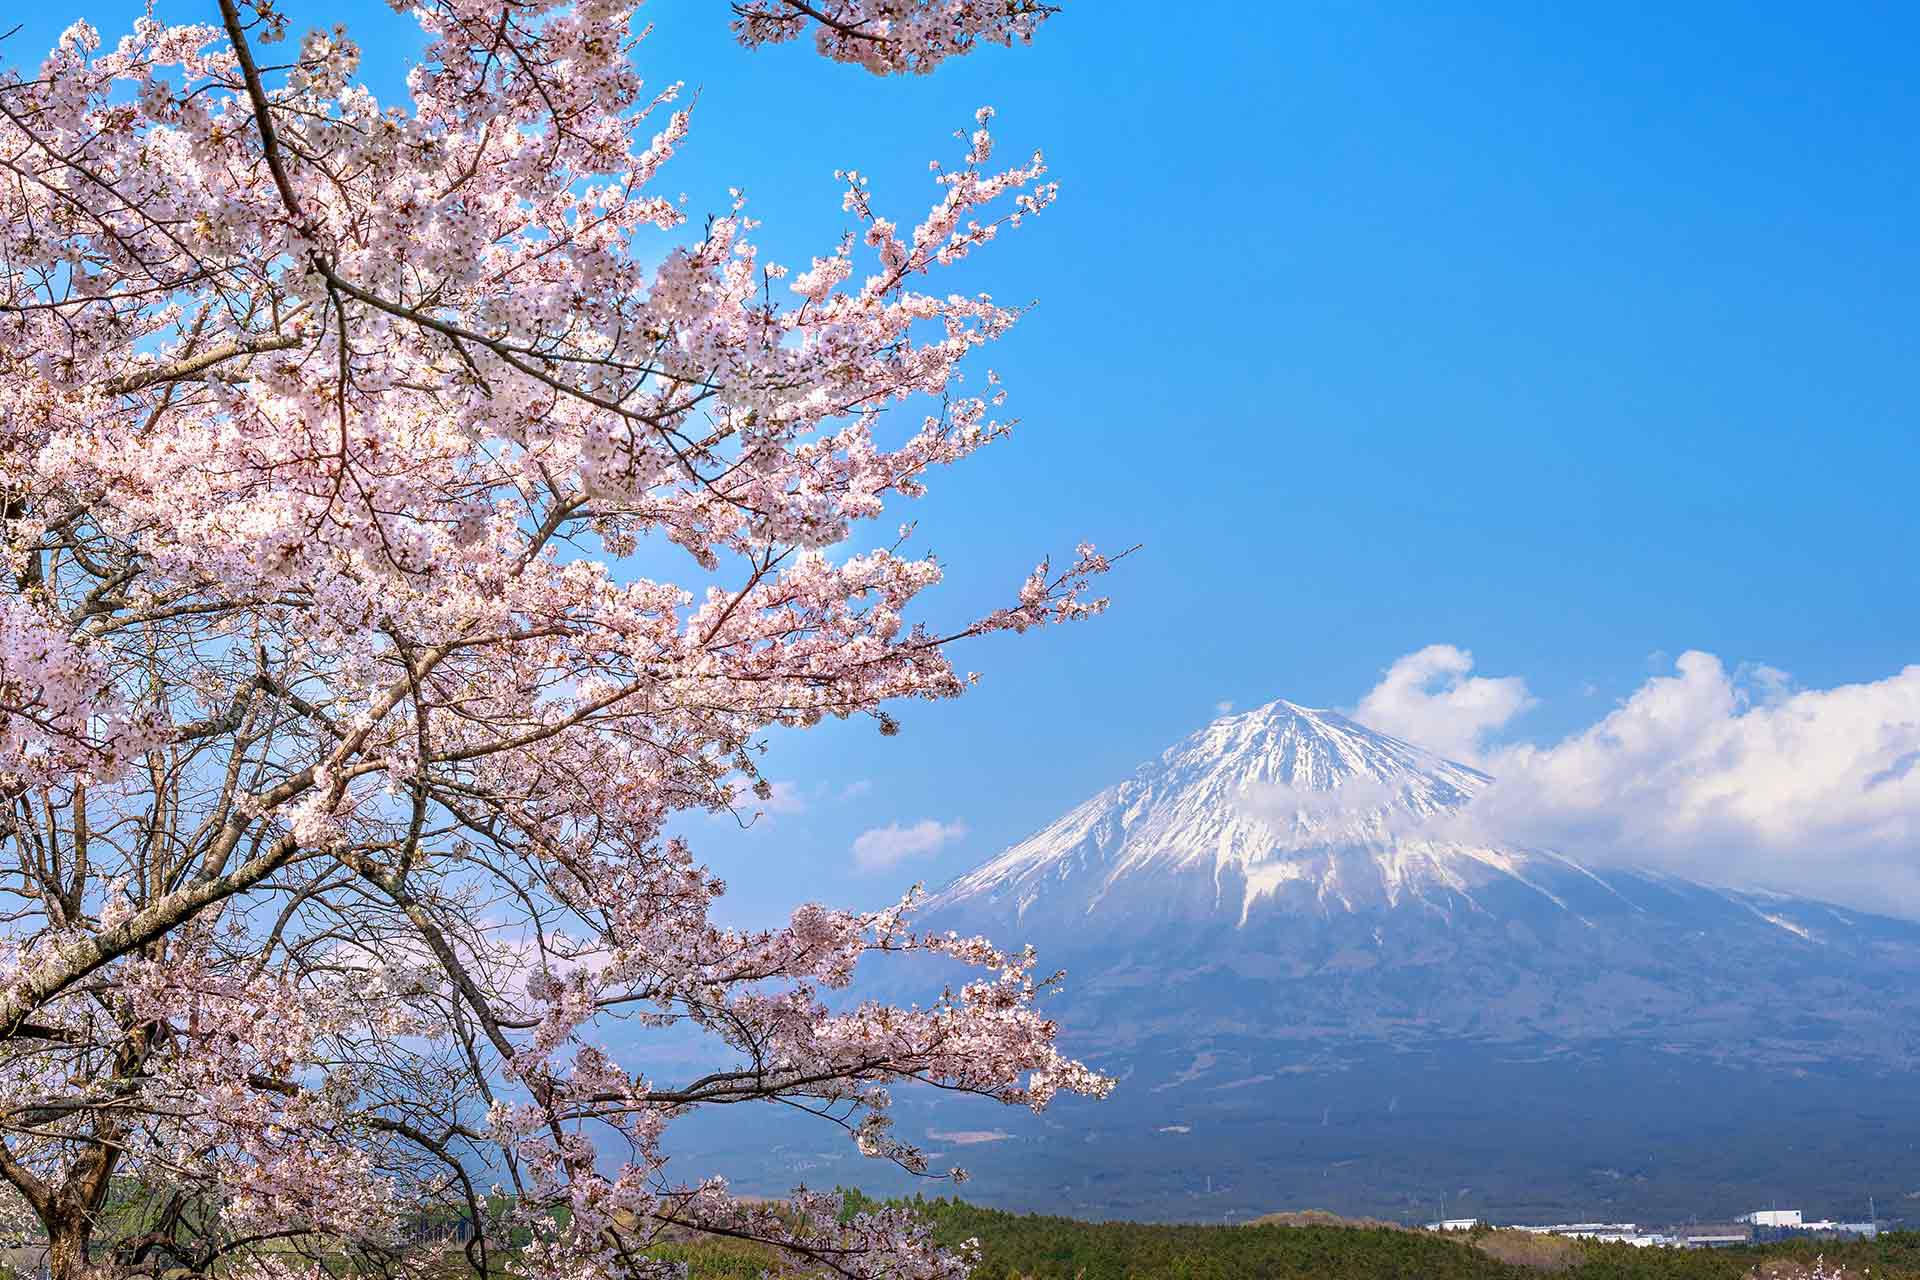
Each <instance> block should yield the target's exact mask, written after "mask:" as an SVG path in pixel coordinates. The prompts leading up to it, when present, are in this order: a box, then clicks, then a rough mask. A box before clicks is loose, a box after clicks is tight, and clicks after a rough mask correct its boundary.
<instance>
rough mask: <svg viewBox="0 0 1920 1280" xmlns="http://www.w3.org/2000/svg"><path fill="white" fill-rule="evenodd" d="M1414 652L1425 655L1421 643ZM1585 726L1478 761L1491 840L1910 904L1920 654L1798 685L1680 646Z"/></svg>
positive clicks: (1479, 822)
mask: <svg viewBox="0 0 1920 1280" xmlns="http://www.w3.org/2000/svg"><path fill="white" fill-rule="evenodd" d="M1423 652H1424V651H1423ZM1674 671H1675V674H1671V675H1661V676H1656V677H1654V678H1652V679H1650V680H1648V681H1647V682H1646V683H1645V684H1643V685H1641V686H1640V688H1639V689H1637V690H1635V692H1634V693H1633V695H1632V696H1631V697H1629V698H1627V699H1626V700H1625V701H1624V702H1622V703H1620V704H1619V705H1618V706H1617V707H1615V709H1614V710H1613V711H1612V712H1610V713H1609V714H1607V715H1606V716H1605V717H1603V718H1602V719H1601V720H1600V721H1599V722H1597V723H1596V724H1594V725H1592V726H1591V727H1589V728H1586V729H1583V730H1581V731H1579V732H1577V733H1574V734H1571V735H1569V736H1568V737H1566V738H1565V739H1563V740H1562V741H1560V742H1558V743H1555V744H1553V745H1551V746H1536V745H1524V744H1523V745H1517V746H1510V747H1505V748H1502V749H1499V750H1496V751H1494V752H1492V753H1491V754H1490V756H1489V758H1488V760H1487V763H1488V766H1489V770H1490V772H1492V773H1494V774H1495V775H1496V778H1497V781H1496V782H1495V783H1494V784H1493V785H1492V786H1491V787H1489V788H1488V789H1487V791H1486V792H1485V793H1483V794H1482V796H1481V797H1480V798H1479V799H1478V800H1477V801H1476V802H1475V804H1474V805H1473V807H1472V809H1471V810H1470V811H1469V818H1470V820H1471V822H1472V824H1473V825H1474V827H1475V829H1476V830H1477V831H1478V832H1479V833H1481V834H1484V835H1487V836H1489V837H1494V838H1498V839H1501V840H1505V841H1511V842H1516V843H1526V844H1537V845H1544V846H1548V847H1551V848H1555V849H1558V850H1560V851H1561V852H1564V853H1566V854H1568V855H1569V856H1572V857H1575V858H1582V859H1596V860H1611V861H1620V862H1627V863H1633V864H1637V865H1647V866H1653V867H1657V868H1663V869H1666V870H1670V871H1674V872H1677V873H1679V874H1682V875H1689V876H1694V877H1697V878H1700V879H1704V880H1710V881H1714V882H1718V883H1726V884H1735V885H1764V886H1770V887H1773V888H1778V889H1784V890H1790V891H1794V892H1802V893H1807V894H1809V895H1812V896H1818V897H1829V898H1840V899H1843V900H1847V901H1852V902H1857V903H1859V904H1861V905H1863V906H1876V905H1877V906H1879V907H1881V908H1882V909H1888V908H1895V909H1904V910H1908V911H1920V666H1910V667H1907V668H1906V669H1905V670H1903V671H1901V672H1900V673H1899V674H1897V675H1894V676H1890V677H1888V678H1887V679H1884V680H1879V681H1875V682H1872V683H1866V684H1849V685H1840V686H1837V687H1835V688H1831V689H1802V690H1795V689H1794V688H1793V687H1792V684H1791V681H1790V680H1789V679H1788V677H1787V676H1786V674H1785V673H1783V672H1781V671H1778V670H1777V669H1774V668H1771V667H1760V666H1754V667H1743V668H1740V669H1738V670H1737V671H1735V672H1734V673H1733V674H1729V673H1728V671H1727V669H1726V667H1725V666H1724V665H1723V664H1722V663H1721V661H1720V660H1719V659H1718V658H1716V657H1714V656H1713V655H1712V654H1707V653H1700V652H1697V651H1692V652H1687V653H1683V654H1681V655H1680V657H1679V658H1678V659H1677V660H1676V661H1675V663H1674Z"/></svg>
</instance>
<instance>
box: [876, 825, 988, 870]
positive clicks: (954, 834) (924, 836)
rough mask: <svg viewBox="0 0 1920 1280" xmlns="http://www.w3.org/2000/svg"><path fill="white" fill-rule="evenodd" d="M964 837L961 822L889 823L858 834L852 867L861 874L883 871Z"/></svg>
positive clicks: (965, 832)
mask: <svg viewBox="0 0 1920 1280" xmlns="http://www.w3.org/2000/svg"><path fill="white" fill-rule="evenodd" d="M966 834H967V824H966V823H964V822H940V821H938V820H936V819H934V818H925V819H922V820H921V821H919V822H916V823H914V824H913V825H912V826H910V827H903V826H901V825H900V824H899V823H897V822H894V823H889V824H887V825H886V826H884V827H874V828H873V829H872V830H869V831H862V832H861V833H860V834H859V835H858V836H856V837H854V841H853V865H854V866H856V867H858V868H859V869H860V870H862V871H885V870H887V869H888V868H890V867H893V866H897V865H898V864H899V863H901V862H904V861H906V860H907V859H908V858H923V857H926V856H927V855H928V854H931V853H934V852H937V851H938V850H940V849H943V848H945V847H946V846H947V845H949V844H952V843H953V842H954V841H955V840H958V839H960V837H962V836H964V835H966Z"/></svg>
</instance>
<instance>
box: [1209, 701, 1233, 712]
mask: <svg viewBox="0 0 1920 1280" xmlns="http://www.w3.org/2000/svg"><path fill="white" fill-rule="evenodd" d="M1213 709H1214V710H1215V711H1218V712H1219V713H1220V714H1221V715H1223V716H1230V715H1232V714H1233V704H1232V703H1231V702H1227V701H1224V700H1222V701H1220V702H1216V703H1214V704H1213Z"/></svg>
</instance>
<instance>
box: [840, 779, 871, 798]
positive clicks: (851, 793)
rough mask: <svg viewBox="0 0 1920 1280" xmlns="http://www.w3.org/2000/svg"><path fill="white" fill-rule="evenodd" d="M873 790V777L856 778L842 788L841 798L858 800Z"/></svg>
mask: <svg viewBox="0 0 1920 1280" xmlns="http://www.w3.org/2000/svg"><path fill="white" fill-rule="evenodd" d="M871 790H873V779H872V778H855V779H854V780H853V781H852V782H849V783H848V784H847V785H846V786H844V787H842V788H840V798H841V799H842V800H858V799H859V798H860V797H861V796H863V795H865V794H867V792H869V791H871Z"/></svg>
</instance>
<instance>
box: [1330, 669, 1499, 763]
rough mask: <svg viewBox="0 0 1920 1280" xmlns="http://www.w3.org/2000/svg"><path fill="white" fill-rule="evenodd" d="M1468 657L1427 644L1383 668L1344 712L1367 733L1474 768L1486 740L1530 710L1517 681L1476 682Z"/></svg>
mask: <svg viewBox="0 0 1920 1280" xmlns="http://www.w3.org/2000/svg"><path fill="white" fill-rule="evenodd" d="M1472 671H1473V655H1472V654H1471V653H1469V652H1468V651H1467V650H1465V649H1461V648H1458V647H1456V646H1454V645H1450V644H1430V645H1428V646H1427V647H1426V648H1424V649H1421V650H1418V651H1416V652H1414V653H1409V654H1407V655H1406V656H1405V657H1403V658H1400V659H1398V660H1397V661H1395V662H1394V664H1393V665H1392V666H1390V667H1388V668H1387V670H1386V672H1385V674H1383V675H1382V676H1381V678H1380V683H1379V684H1376V685H1375V686H1374V687H1373V688H1371V689H1369V690H1368V691H1367V695H1366V696H1365V697H1364V698H1362V699H1360V702H1359V704H1358V705H1356V706H1355V707H1354V708H1353V709H1352V710H1351V711H1350V712H1348V714H1349V715H1351V716H1352V717H1353V718H1354V719H1355V720H1358V721H1359V722H1360V723H1361V724H1364V725H1366V726H1367V727H1368V728H1372V729H1378V730H1379V731H1380V732H1382V733H1390V734H1392V735H1393V736H1394V737H1396V738H1405V739H1406V740H1407V741H1408V742H1412V743H1415V744H1416V745H1419V746H1422V747H1425V748H1427V749H1428V750H1429V751H1437V752H1439V753H1440V754H1441V755H1443V756H1446V757H1447V758H1449V759H1452V760H1463V761H1466V762H1468V763H1470V764H1477V763H1479V762H1480V761H1481V760H1482V759H1483V758H1484V753H1485V750H1486V743H1487V739H1488V738H1489V737H1490V736H1491V735H1493V734H1494V733H1496V732H1498V731H1499V730H1501V729H1503V728H1505V727H1506V726H1507V724H1508V722H1510V721H1511V720H1512V719H1513V718H1514V717H1515V716H1517V715H1519V714H1520V713H1521V712H1522V711H1525V710H1527V709H1528V708H1529V707H1531V706H1533V705H1534V698H1533V695H1532V694H1530V693H1529V692H1527V682H1526V681H1525V680H1523V679H1521V678H1520V677H1519V676H1476V675H1472V674H1470V673H1471V672H1472Z"/></svg>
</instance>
